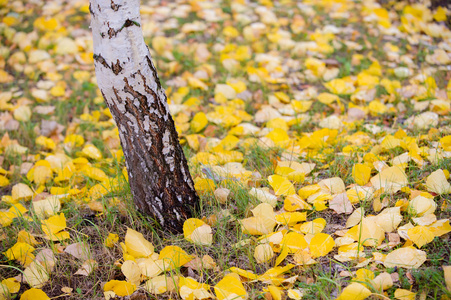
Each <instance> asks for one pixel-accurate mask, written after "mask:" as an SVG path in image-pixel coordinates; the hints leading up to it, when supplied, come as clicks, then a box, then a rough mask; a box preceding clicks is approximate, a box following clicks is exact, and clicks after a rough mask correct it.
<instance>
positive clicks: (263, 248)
mask: <svg viewBox="0 0 451 300" xmlns="http://www.w3.org/2000/svg"><path fill="white" fill-rule="evenodd" d="M273 256H274V251H273V250H272V247H271V246H270V245H269V244H260V245H258V246H257V247H255V251H254V258H255V260H256V261H257V263H259V264H262V263H265V262H267V261H269V260H270V259H271V258H272V257H273Z"/></svg>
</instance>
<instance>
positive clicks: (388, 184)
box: [371, 166, 409, 194]
mask: <svg viewBox="0 0 451 300" xmlns="http://www.w3.org/2000/svg"><path fill="white" fill-rule="evenodd" d="M371 183H372V184H373V186H374V188H375V189H377V190H378V189H380V188H384V192H385V193H388V194H394V193H396V192H397V191H399V190H401V188H403V187H405V186H407V185H408V184H409V181H408V180H407V175H406V173H405V172H404V170H403V169H402V168H400V167H399V166H394V167H388V168H385V169H383V170H382V171H381V172H380V173H379V174H377V175H376V176H374V177H373V178H371Z"/></svg>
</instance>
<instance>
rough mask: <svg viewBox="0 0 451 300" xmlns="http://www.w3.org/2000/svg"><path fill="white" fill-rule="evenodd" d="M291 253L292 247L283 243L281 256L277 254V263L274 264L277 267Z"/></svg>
mask: <svg viewBox="0 0 451 300" xmlns="http://www.w3.org/2000/svg"><path fill="white" fill-rule="evenodd" d="M306 243H307V242H306ZM289 253H290V249H289V248H288V246H287V245H282V250H281V251H280V254H279V256H277V259H276V263H275V264H274V266H275V267H277V266H278V265H280V263H281V262H283V261H284V259H285V258H287V256H288V254H289Z"/></svg>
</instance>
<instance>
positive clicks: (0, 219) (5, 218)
mask: <svg viewBox="0 0 451 300" xmlns="http://www.w3.org/2000/svg"><path fill="white" fill-rule="evenodd" d="M15 217H16V216H15V215H14V214H13V213H12V212H10V211H0V225H2V227H6V226H9V225H11V223H12V222H13V219H14V218H15Z"/></svg>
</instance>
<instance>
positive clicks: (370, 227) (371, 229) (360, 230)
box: [345, 218, 385, 246]
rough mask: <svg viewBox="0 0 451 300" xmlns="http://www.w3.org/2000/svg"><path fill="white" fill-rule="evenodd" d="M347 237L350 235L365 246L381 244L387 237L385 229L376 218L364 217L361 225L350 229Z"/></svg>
mask: <svg viewBox="0 0 451 300" xmlns="http://www.w3.org/2000/svg"><path fill="white" fill-rule="evenodd" d="M345 237H350V238H352V239H354V241H356V242H360V243H363V245H365V246H379V245H381V244H382V241H383V240H384V239H385V231H384V229H382V227H380V226H379V225H378V224H377V223H376V222H375V220H374V219H370V218H364V219H363V220H362V221H361V223H360V224H359V225H356V226H354V227H352V228H351V229H349V230H348V232H346V234H345Z"/></svg>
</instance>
